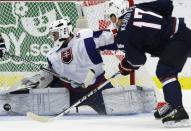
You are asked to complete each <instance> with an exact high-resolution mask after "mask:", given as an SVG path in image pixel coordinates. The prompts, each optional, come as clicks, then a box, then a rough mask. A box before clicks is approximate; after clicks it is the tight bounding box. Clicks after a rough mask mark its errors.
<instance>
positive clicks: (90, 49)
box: [84, 38, 103, 64]
mask: <svg viewBox="0 0 191 131" xmlns="http://www.w3.org/2000/svg"><path fill="white" fill-rule="evenodd" d="M84 44H85V48H86V51H87V53H88V56H89V58H90V60H91V61H92V63H94V64H99V63H102V62H103V60H102V57H101V55H100V54H99V52H98V51H97V50H96V44H95V42H94V40H93V38H87V39H84Z"/></svg>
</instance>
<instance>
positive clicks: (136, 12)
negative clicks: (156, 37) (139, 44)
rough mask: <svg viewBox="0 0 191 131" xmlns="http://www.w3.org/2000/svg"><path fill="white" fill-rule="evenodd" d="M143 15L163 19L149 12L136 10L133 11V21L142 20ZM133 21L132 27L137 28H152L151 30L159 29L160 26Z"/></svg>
mask: <svg viewBox="0 0 191 131" xmlns="http://www.w3.org/2000/svg"><path fill="white" fill-rule="evenodd" d="M143 15H151V16H154V17H157V18H160V19H162V18H163V17H162V16H160V15H158V14H156V13H153V12H151V11H144V10H141V9H138V8H136V9H135V13H134V18H135V19H140V20H141V19H142V18H143ZM140 20H139V21H134V22H133V25H134V26H137V27H143V26H144V27H149V28H153V29H159V30H160V29H161V25H160V24H154V23H148V22H144V21H140Z"/></svg>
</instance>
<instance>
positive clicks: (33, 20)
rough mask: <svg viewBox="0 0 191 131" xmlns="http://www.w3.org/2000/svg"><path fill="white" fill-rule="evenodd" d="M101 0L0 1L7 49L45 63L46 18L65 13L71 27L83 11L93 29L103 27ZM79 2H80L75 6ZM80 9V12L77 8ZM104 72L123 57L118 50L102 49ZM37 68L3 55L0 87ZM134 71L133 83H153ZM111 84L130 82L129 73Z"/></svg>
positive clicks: (114, 67) (105, 23) (115, 66)
mask: <svg viewBox="0 0 191 131" xmlns="http://www.w3.org/2000/svg"><path fill="white" fill-rule="evenodd" d="M104 2H105V1H104V0H99V1H93V0H89V1H67V2H66V1H65V2H64V1H63V2H62V1H59V2H56V1H55V2H44V1H35V2H34V1H32V2H29V1H28V2H22V1H17V2H14V1H12V2H0V11H1V13H0V32H1V34H2V36H3V38H4V39H5V42H6V46H7V50H8V51H9V52H10V53H11V54H14V55H17V56H20V57H23V58H25V59H27V60H29V61H31V62H33V63H36V64H38V65H46V58H45V55H46V53H47V52H48V51H49V49H51V47H52V43H51V41H50V39H49V36H48V33H49V31H48V26H49V24H50V22H52V21H55V20H57V19H61V18H63V17H64V16H69V17H70V19H71V22H72V24H73V26H74V27H76V21H77V19H79V18H81V17H82V16H83V15H84V17H85V19H86V20H87V23H88V27H89V28H92V29H93V30H99V29H105V28H107V27H108V26H109V25H110V24H111V22H110V21H107V20H105V19H104V15H103V14H104ZM79 5H80V6H79ZM79 7H82V9H83V12H81V11H80V10H81V8H79ZM102 56H103V61H104V69H105V71H106V76H111V75H112V74H114V73H115V72H116V71H117V70H118V64H119V60H121V59H122V58H123V57H124V54H123V53H121V52H120V51H103V52H102ZM37 71H39V69H38V68H36V67H33V66H32V65H31V64H30V63H25V62H23V61H18V60H17V59H15V58H14V57H13V58H12V57H9V56H5V57H4V58H1V59H0V88H9V87H11V86H12V85H14V84H16V83H17V82H18V81H20V80H21V79H22V78H23V77H25V76H27V75H28V74H31V73H35V72H37ZM139 72H144V73H148V72H145V68H142V69H141V70H140V71H138V72H136V77H135V78H136V84H138V85H141V86H153V85H154V84H153V83H152V80H151V77H149V76H148V74H147V75H146V76H143V75H139V74H143V73H139ZM112 84H114V85H116V86H117V85H119V86H124V87H126V86H127V85H129V84H130V78H129V76H120V77H118V78H116V79H114V80H112Z"/></svg>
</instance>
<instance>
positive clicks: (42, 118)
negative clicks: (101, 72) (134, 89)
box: [27, 72, 120, 122]
mask: <svg viewBox="0 0 191 131" xmlns="http://www.w3.org/2000/svg"><path fill="white" fill-rule="evenodd" d="M119 74H120V73H119V72H117V73H115V74H114V75H112V76H111V77H110V78H109V79H107V81H105V82H104V83H103V84H101V85H100V86H99V87H97V88H96V89H94V90H92V91H90V92H89V93H88V94H87V95H85V96H83V97H82V98H80V99H79V100H78V101H77V102H76V103H74V104H73V105H71V106H70V107H68V108H67V109H65V110H63V111H62V112H60V113H59V114H58V115H57V116H55V117H51V118H49V117H46V116H39V115H36V114H34V113H32V112H28V113H27V117H28V118H29V119H32V120H35V121H40V122H48V121H52V120H55V119H58V118H60V117H61V116H63V115H65V114H67V113H68V112H69V111H70V110H71V109H72V108H73V107H76V106H78V105H79V104H81V103H82V102H84V101H85V100H87V99H88V98H89V97H91V96H92V95H93V94H95V93H96V92H97V91H99V90H100V89H102V88H103V87H104V86H105V85H107V84H108V83H109V82H110V79H112V78H114V77H116V76H117V75H119Z"/></svg>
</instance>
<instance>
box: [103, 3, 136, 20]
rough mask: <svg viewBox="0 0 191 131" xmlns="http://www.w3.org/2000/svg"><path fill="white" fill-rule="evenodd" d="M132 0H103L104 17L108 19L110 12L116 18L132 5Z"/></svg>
mask: <svg viewBox="0 0 191 131" xmlns="http://www.w3.org/2000/svg"><path fill="white" fill-rule="evenodd" d="M133 3H134V2H133V0H128V1H127V0H110V1H106V2H105V10H104V17H105V19H109V18H110V16H111V15H112V14H114V15H115V16H116V17H117V18H119V17H121V16H123V15H124V14H126V13H127V11H128V8H129V7H130V6H132V5H133Z"/></svg>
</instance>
